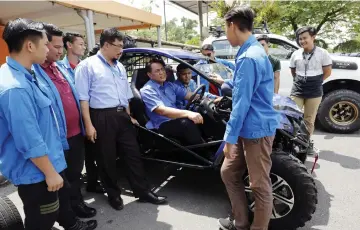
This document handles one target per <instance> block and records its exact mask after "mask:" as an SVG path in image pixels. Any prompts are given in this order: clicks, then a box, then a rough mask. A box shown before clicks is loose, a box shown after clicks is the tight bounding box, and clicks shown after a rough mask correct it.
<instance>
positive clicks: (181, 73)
mask: <svg viewBox="0 0 360 230" xmlns="http://www.w3.org/2000/svg"><path fill="white" fill-rule="evenodd" d="M176 75H177V79H176V81H175V82H174V84H176V85H178V86H180V87H182V88H184V89H186V91H188V92H195V90H196V88H197V84H196V82H195V81H194V80H193V79H191V69H190V68H189V66H187V65H185V64H183V63H180V64H179V65H178V66H177V67H176ZM204 96H205V97H208V98H210V99H216V98H218V96H216V95H213V94H211V93H208V92H205V94H204ZM187 103H188V100H185V99H181V98H177V99H176V106H177V108H179V109H185V107H186V105H187Z"/></svg>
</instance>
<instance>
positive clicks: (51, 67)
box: [41, 62, 56, 69]
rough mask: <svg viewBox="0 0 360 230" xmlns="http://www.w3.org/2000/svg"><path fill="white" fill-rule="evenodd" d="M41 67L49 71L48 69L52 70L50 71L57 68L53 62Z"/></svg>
mask: <svg viewBox="0 0 360 230" xmlns="http://www.w3.org/2000/svg"><path fill="white" fill-rule="evenodd" d="M41 67H42V68H43V69H47V68H50V69H54V68H56V63H55V62H51V63H50V64H49V65H45V63H43V64H41Z"/></svg>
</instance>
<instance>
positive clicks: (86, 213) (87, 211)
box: [72, 201, 96, 218]
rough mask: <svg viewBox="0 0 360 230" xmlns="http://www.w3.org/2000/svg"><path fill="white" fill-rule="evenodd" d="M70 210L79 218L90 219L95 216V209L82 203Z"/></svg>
mask: <svg viewBox="0 0 360 230" xmlns="http://www.w3.org/2000/svg"><path fill="white" fill-rule="evenodd" d="M72 209H73V211H74V212H75V214H76V216H77V217H79V218H91V217H94V216H95V215H96V209H95V208H91V207H89V206H87V205H86V204H85V202H84V201H83V202H81V203H80V204H78V205H76V206H72Z"/></svg>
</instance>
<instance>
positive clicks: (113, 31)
mask: <svg viewBox="0 0 360 230" xmlns="http://www.w3.org/2000/svg"><path fill="white" fill-rule="evenodd" d="M124 38H125V35H124V34H123V33H122V32H120V31H119V30H118V29H117V28H115V27H113V28H108V29H105V30H103V32H102V33H101V35H100V47H103V46H104V44H105V42H107V43H113V42H114V41H115V40H116V39H117V40H119V41H124Z"/></svg>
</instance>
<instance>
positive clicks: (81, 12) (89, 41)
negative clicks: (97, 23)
mask: <svg viewBox="0 0 360 230" xmlns="http://www.w3.org/2000/svg"><path fill="white" fill-rule="evenodd" d="M76 12H77V13H78V15H79V16H80V17H81V18H82V19H84V22H85V29H86V40H87V47H88V51H90V50H92V49H93V48H94V47H93V46H92V39H91V28H90V25H89V18H88V17H87V16H86V12H85V10H76Z"/></svg>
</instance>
